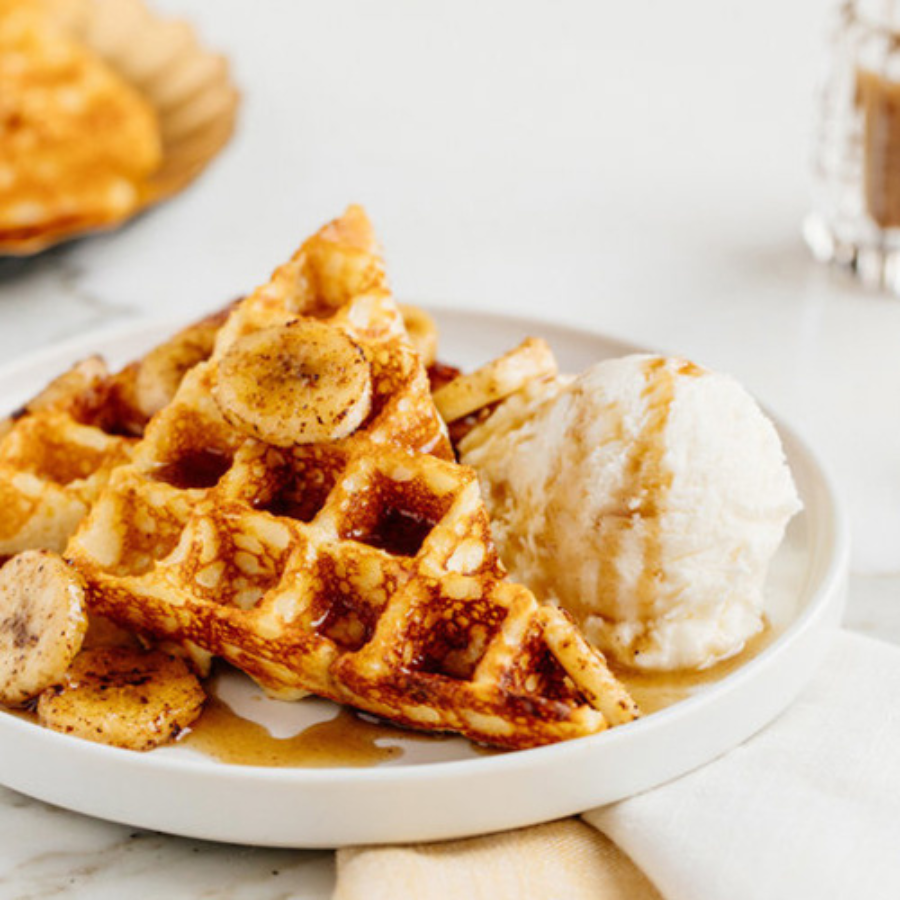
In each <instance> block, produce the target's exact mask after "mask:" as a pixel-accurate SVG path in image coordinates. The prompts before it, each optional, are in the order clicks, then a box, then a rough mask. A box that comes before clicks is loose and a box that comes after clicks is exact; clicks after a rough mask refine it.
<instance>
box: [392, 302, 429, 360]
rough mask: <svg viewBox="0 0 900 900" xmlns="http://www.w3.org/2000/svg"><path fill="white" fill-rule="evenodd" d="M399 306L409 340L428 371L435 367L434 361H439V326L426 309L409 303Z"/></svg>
mask: <svg viewBox="0 0 900 900" xmlns="http://www.w3.org/2000/svg"><path fill="white" fill-rule="evenodd" d="M398 305H399V307H400V313H401V314H402V316H403V324H404V326H405V327H406V332H407V334H408V335H409V339H410V341H411V343H412V345H413V347H414V348H415V349H416V351H417V352H418V354H419V356H421V357H422V364H423V365H424V366H425V368H426V369H427V368H428V367H429V366H432V365H434V361H435V359H437V345H438V330H437V325H435V323H434V319H432V318H431V316H429V315H428V313H427V312H425V310H424V309H419V307H418V306H410V305H409V304H408V303H400V304H398Z"/></svg>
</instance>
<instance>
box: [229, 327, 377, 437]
mask: <svg viewBox="0 0 900 900" xmlns="http://www.w3.org/2000/svg"><path fill="white" fill-rule="evenodd" d="M214 396H215V399H216V403H217V404H218V405H219V408H220V409H221V410H222V414H223V415H224V416H225V418H226V419H228V421H229V422H231V423H232V424H233V425H234V426H235V427H236V428H240V429H242V430H243V431H245V432H247V433H248V434H250V435H251V436H252V437H257V438H260V439H261V440H264V441H267V442H268V443H271V444H276V445H277V446H279V447H290V446H293V445H294V444H310V443H318V442H320V441H333V440H340V439H341V438H345V437H347V436H348V435H350V434H352V433H353V432H354V431H355V430H356V429H357V428H358V427H359V426H360V424H361V423H362V422H363V420H364V419H365V418H366V416H367V415H368V414H369V410H370V409H371V406H372V372H371V369H370V366H369V363H368V360H366V357H365V354H364V353H363V351H362V348H361V347H360V346H359V345H358V344H356V343H355V342H354V341H353V340H352V338H350V336H349V335H348V334H346V332H344V331H342V330H341V329H339V328H336V327H335V326H333V325H326V324H325V323H324V322H317V321H314V320H307V319H303V320H297V321H294V322H291V323H290V324H288V325H284V326H280V327H276V328H265V329H263V330H261V331H256V332H253V333H252V334H248V335H245V336H244V337H241V338H239V339H238V340H236V341H235V342H234V344H233V345H232V346H231V348H230V349H229V350H228V351H227V352H226V353H225V355H224V356H223V357H222V359H221V361H220V362H219V372H218V384H217V385H216V387H215V389H214Z"/></svg>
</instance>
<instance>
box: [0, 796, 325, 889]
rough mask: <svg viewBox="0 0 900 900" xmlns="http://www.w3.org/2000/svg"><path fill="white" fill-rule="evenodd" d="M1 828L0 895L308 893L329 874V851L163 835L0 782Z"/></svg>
mask: <svg viewBox="0 0 900 900" xmlns="http://www.w3.org/2000/svg"><path fill="white" fill-rule="evenodd" d="M101 789H102V788H101ZM0 834H2V835H3V842H2V843H3V849H2V851H0V900H26V898H27V900H43V898H51V897H66V898H72V900H121V898H122V897H135V898H137V897H148V898H149V897H165V898H171V900H180V898H185V900H187V898H195V897H196V898H201V897H202V898H209V900H280V898H285V900H287V898H292V900H294V898H296V900H306V898H317V897H320V896H325V895H327V891H328V889H329V886H330V884H331V882H332V880H333V859H332V856H333V855H332V854H330V853H326V852H322V851H305V850H267V849H260V848H252V847H232V846H228V845H224V844H214V843H209V842H205V841H193V840H187V839H183V838H175V837H169V836H166V835H160V834H155V833H153V832H148V831H142V830H140V829H134V828H129V827H128V826H123V825H116V824H113V823H110V822H101V821H99V820H97V819H91V818H87V817H85V816H80V815H78V814H76V813H71V812H67V811H65V810H61V809H57V808H55V807H52V806H49V805H47V804H44V803H40V802H38V801H36V800H31V799H29V798H27V797H23V796H22V795H21V794H17V793H15V792H14V791H10V790H7V789H6V788H0Z"/></svg>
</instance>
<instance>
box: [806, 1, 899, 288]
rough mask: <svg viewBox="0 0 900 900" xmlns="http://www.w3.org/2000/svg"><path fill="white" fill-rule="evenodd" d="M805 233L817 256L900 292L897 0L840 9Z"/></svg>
mask: <svg viewBox="0 0 900 900" xmlns="http://www.w3.org/2000/svg"><path fill="white" fill-rule="evenodd" d="M804 236H805V238H806V242H807V244H808V245H809V247H810V249H811V250H812V252H813V254H814V256H815V257H816V258H817V259H821V260H824V261H828V262H831V263H835V264H837V265H839V266H841V267H843V268H846V269H847V270H849V271H851V272H852V273H853V274H854V275H856V276H857V277H859V278H860V279H861V280H862V281H864V282H865V283H867V284H870V285H875V286H881V287H886V288H888V289H890V290H893V291H894V292H896V293H900V0H897V2H894V0H849V2H847V3H845V4H844V5H843V6H842V7H841V9H840V12H839V15H838V20H837V27H836V29H835V34H834V36H833V39H832V44H831V58H830V66H829V71H828V75H827V78H826V80H825V83H824V84H823V87H822V92H821V96H820V98H819V104H818V110H817V116H816V123H815V135H814V150H813V208H812V211H811V213H810V215H809V216H808V217H807V219H806V221H805V223H804Z"/></svg>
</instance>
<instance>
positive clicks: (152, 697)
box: [37, 647, 206, 750]
mask: <svg viewBox="0 0 900 900" xmlns="http://www.w3.org/2000/svg"><path fill="white" fill-rule="evenodd" d="M205 699H206V695H205V693H204V691H203V687H202V685H201V684H200V682H199V681H198V680H197V677H196V676H195V675H194V674H193V673H192V672H191V671H190V669H188V667H187V665H186V664H185V663H184V661H183V660H181V659H178V658H176V657H174V656H169V655H168V654H167V653H162V652H161V651H159V650H149V651H146V650H138V649H135V648H132V647H96V648H94V649H93V650H85V651H84V652H83V653H81V654H79V656H78V657H77V658H76V659H75V662H74V663H73V664H72V667H71V669H69V671H68V673H66V676H65V678H64V680H63V682H62V684H60V685H59V686H57V687H52V688H50V689H49V690H46V691H44V693H43V694H41V696H40V698H39V699H38V706H37V711H38V720H39V721H40V723H41V724H42V725H45V726H47V727H48V728H52V729H53V730H54V731H61V732H63V733H65V734H72V735H75V736H76V737H80V738H85V739H86V740H89V741H96V742H97V743H100V744H111V745H112V746H114V747H124V748H125V749H126V750H151V749H152V748H153V747H158V746H159V745H160V744H165V743H166V742H168V741H170V740H172V739H173V738H175V737H177V736H178V735H179V734H180V733H181V732H182V731H183V730H184V729H185V728H187V727H188V726H189V725H190V724H191V723H192V722H193V721H194V720H195V719H196V718H197V716H199V715H200V711H201V710H202V708H203V703H204V701H205Z"/></svg>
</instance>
